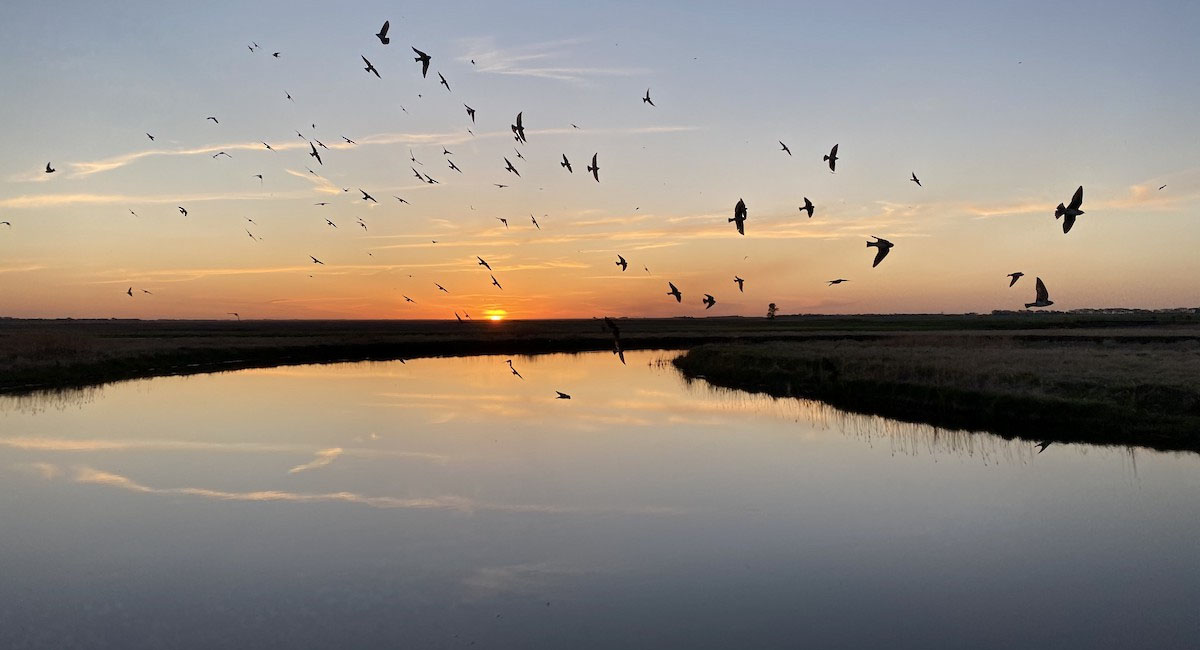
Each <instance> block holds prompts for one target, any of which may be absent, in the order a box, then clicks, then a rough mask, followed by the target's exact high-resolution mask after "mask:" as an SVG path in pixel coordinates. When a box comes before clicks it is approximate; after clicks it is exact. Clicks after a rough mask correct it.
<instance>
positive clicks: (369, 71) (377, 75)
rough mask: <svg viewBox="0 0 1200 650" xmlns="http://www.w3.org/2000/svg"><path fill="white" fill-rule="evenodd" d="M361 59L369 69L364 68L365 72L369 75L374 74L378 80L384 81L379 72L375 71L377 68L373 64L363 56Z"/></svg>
mask: <svg viewBox="0 0 1200 650" xmlns="http://www.w3.org/2000/svg"><path fill="white" fill-rule="evenodd" d="M359 57H360V58H361V59H362V60H363V63H365V64H367V67H365V68H363V70H366V71H367V72H368V73H371V74H374V75H375V78H376V79H382V77H380V76H379V71H378V70H376V69H375V66H373V65H371V62H370V61H368V60H367V57H365V56H362V55H361V54H360V55H359Z"/></svg>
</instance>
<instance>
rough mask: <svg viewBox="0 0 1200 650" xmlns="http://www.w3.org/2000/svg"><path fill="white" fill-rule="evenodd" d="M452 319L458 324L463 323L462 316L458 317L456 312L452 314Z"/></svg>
mask: <svg viewBox="0 0 1200 650" xmlns="http://www.w3.org/2000/svg"><path fill="white" fill-rule="evenodd" d="M454 318H455V319H456V320H458V322H460V323H461V322H463V321H462V316H459V315H458V312H454Z"/></svg>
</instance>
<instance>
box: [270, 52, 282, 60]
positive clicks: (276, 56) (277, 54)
mask: <svg viewBox="0 0 1200 650" xmlns="http://www.w3.org/2000/svg"><path fill="white" fill-rule="evenodd" d="M279 55H280V52H272V53H271V56H273V57H275V58H276V59H278V58H279Z"/></svg>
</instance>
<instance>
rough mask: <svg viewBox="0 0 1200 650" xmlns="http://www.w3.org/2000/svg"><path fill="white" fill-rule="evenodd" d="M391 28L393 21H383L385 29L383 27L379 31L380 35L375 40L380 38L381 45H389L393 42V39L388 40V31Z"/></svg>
mask: <svg viewBox="0 0 1200 650" xmlns="http://www.w3.org/2000/svg"><path fill="white" fill-rule="evenodd" d="M391 26H392V21H390V20H385V21H383V27H381V28H380V29H379V33H378V34H376V35H375V38H378V39H379V42H380V43H382V44H384V45H387V44H388V43H391V42H392V39H390V38H388V35H387V33H388V29H389V28H390V27H391Z"/></svg>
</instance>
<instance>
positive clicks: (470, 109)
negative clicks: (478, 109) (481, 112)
mask: <svg viewBox="0 0 1200 650" xmlns="http://www.w3.org/2000/svg"><path fill="white" fill-rule="evenodd" d="M463 107H464V108H466V109H467V115H470V116H471V124H474V123H475V109H473V108H471V107H470V106H467V105H466V104H463Z"/></svg>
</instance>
